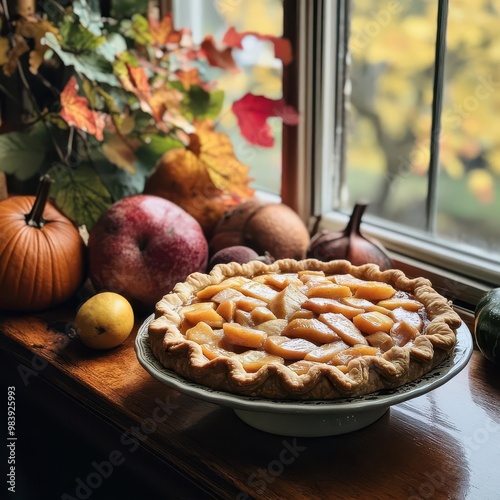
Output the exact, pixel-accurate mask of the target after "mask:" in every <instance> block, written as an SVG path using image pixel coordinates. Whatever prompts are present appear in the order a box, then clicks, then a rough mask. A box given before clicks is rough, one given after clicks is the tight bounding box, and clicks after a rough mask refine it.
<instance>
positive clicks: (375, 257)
mask: <svg viewBox="0 0 500 500" xmlns="http://www.w3.org/2000/svg"><path fill="white" fill-rule="evenodd" d="M366 207H367V205H365V204H361V203H357V204H356V205H355V206H354V209H353V211H352V214H351V218H350V219H349V223H348V224H347V226H346V228H345V229H344V230H343V231H341V232H338V233H337V232H331V231H326V230H323V231H321V232H319V233H317V234H316V235H314V236H313V237H312V239H311V244H310V245H309V249H308V251H307V257H309V258H312V259H318V260H321V261H323V262H328V261H330V260H336V259H346V260H348V261H349V262H351V264H353V265H355V266H361V265H363V264H369V263H370V264H377V265H378V266H379V267H380V269H381V270H385V269H390V268H392V267H393V264H392V261H391V259H390V258H389V256H388V255H387V253H386V252H385V249H384V248H383V247H382V245H381V244H380V243H378V242H376V240H373V239H368V238H365V237H364V236H363V235H362V234H361V231H360V225H361V217H362V216H363V213H364V211H365V209H366Z"/></svg>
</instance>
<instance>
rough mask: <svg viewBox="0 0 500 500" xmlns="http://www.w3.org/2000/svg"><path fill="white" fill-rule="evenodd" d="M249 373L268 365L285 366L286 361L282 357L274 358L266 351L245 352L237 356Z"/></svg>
mask: <svg viewBox="0 0 500 500" xmlns="http://www.w3.org/2000/svg"><path fill="white" fill-rule="evenodd" d="M236 358H237V359H239V360H240V362H241V364H242V365H243V368H244V369H245V371H247V372H251V373H253V372H256V371H258V370H259V369H260V368H262V367H263V366H266V365H283V364H284V363H285V360H284V359H283V358H282V357H280V356H273V355H272V354H268V353H267V352H265V351H254V350H252V351H245V352H242V353H241V354H238V355H237V356H236Z"/></svg>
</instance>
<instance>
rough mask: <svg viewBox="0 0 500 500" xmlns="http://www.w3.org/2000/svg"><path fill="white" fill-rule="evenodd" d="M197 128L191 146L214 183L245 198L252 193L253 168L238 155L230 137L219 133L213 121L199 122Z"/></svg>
mask: <svg viewBox="0 0 500 500" xmlns="http://www.w3.org/2000/svg"><path fill="white" fill-rule="evenodd" d="M196 128H197V130H196V134H195V135H193V136H192V137H191V143H190V145H189V147H188V149H189V150H191V151H193V152H194V153H195V154H197V156H198V158H199V159H200V161H201V162H202V164H203V165H204V167H205V169H206V170H207V172H208V174H209V176H210V179H211V180H212V182H213V184H214V186H215V187H216V188H217V189H221V190H223V191H225V192H227V193H231V194H234V195H236V196H239V197H241V198H242V199H245V198H248V197H250V196H252V195H253V189H251V188H250V187H249V186H248V183H249V182H250V180H251V179H249V178H248V173H249V171H250V169H249V167H248V166H247V165H244V164H243V163H241V162H240V161H238V159H237V158H236V156H235V154H234V149H233V145H232V143H231V140H230V139H229V137H228V136H227V135H226V134H223V133H221V132H216V131H215V130H214V129H213V124H212V122H211V121H210V120H205V121H203V122H199V123H197V124H196Z"/></svg>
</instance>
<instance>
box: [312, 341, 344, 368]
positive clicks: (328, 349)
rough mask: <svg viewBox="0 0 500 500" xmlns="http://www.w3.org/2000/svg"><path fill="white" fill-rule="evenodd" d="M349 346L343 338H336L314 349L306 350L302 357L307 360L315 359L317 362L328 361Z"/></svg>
mask: <svg viewBox="0 0 500 500" xmlns="http://www.w3.org/2000/svg"><path fill="white" fill-rule="evenodd" d="M348 347H349V346H348V345H347V344H346V343H345V342H344V341H343V340H337V341H336V342H331V343H330V344H323V345H321V346H319V347H317V348H316V349H313V350H312V351H310V352H308V353H307V354H306V357H305V358H304V359H306V360H308V361H316V362H318V363H328V361H330V359H332V358H333V356H335V355H336V354H338V353H339V352H342V351H344V350H345V349H347V348H348Z"/></svg>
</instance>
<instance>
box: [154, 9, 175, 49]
mask: <svg viewBox="0 0 500 500" xmlns="http://www.w3.org/2000/svg"><path fill="white" fill-rule="evenodd" d="M148 23H149V31H150V33H151V35H152V36H153V40H154V42H155V44H156V46H160V47H163V46H165V45H167V44H173V43H179V42H180V41H181V38H182V31H176V30H174V23H173V21H172V15H171V14H167V15H166V16H164V18H163V19H162V20H161V21H158V19H155V18H154V17H153V16H152V15H150V16H149V17H148Z"/></svg>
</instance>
